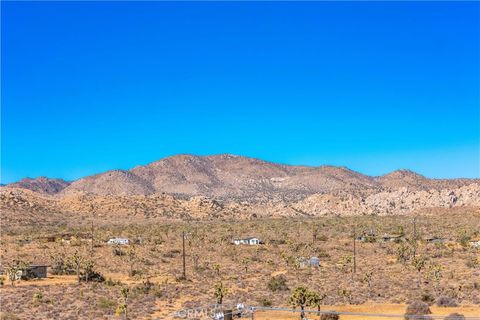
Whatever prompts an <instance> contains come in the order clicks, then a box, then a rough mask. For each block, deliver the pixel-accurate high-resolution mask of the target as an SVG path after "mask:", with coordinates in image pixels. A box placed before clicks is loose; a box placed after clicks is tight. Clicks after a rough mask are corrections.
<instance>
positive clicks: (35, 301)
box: [32, 292, 43, 304]
mask: <svg viewBox="0 0 480 320" xmlns="http://www.w3.org/2000/svg"><path fill="white" fill-rule="evenodd" d="M42 300H43V294H42V293H41V292H36V293H34V294H33V299H32V303H33V304H38V303H39V302H42Z"/></svg>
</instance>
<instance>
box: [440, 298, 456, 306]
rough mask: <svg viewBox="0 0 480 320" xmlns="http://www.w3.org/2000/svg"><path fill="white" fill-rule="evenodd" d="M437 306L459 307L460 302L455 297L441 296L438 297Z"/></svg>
mask: <svg viewBox="0 0 480 320" xmlns="http://www.w3.org/2000/svg"><path fill="white" fill-rule="evenodd" d="M437 306H439V307H457V306H458V304H457V302H456V301H455V299H453V298H450V297H447V296H441V297H439V298H438V299H437Z"/></svg>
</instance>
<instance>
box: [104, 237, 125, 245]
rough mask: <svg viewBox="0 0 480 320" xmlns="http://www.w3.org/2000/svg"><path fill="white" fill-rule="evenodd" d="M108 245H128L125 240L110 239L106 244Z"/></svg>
mask: <svg viewBox="0 0 480 320" xmlns="http://www.w3.org/2000/svg"><path fill="white" fill-rule="evenodd" d="M107 243H108V244H121V245H126V244H128V243H129V241H128V239H127V238H111V239H110V240H108V242H107Z"/></svg>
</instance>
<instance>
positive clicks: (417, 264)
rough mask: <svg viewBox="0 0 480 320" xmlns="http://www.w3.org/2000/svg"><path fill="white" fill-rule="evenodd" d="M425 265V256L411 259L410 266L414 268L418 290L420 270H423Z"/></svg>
mask: <svg viewBox="0 0 480 320" xmlns="http://www.w3.org/2000/svg"><path fill="white" fill-rule="evenodd" d="M426 265H427V257H425V256H415V257H413V259H412V266H413V267H414V268H415V270H416V271H417V273H418V280H417V287H418V288H420V286H421V283H422V276H421V273H422V270H423V269H425V267H426Z"/></svg>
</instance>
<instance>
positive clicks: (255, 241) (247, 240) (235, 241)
mask: <svg viewBox="0 0 480 320" xmlns="http://www.w3.org/2000/svg"><path fill="white" fill-rule="evenodd" d="M232 243H233V244H235V245H237V246H238V245H240V244H247V245H250V246H254V245H259V244H261V243H262V241H261V240H260V239H258V238H255V237H248V238H243V239H233V241H232Z"/></svg>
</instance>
